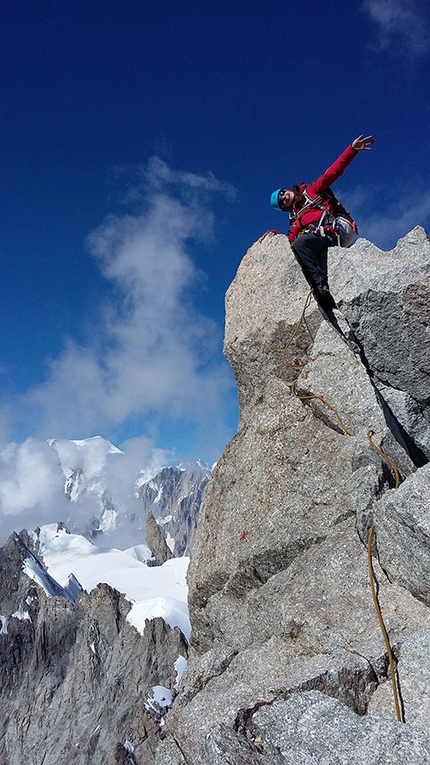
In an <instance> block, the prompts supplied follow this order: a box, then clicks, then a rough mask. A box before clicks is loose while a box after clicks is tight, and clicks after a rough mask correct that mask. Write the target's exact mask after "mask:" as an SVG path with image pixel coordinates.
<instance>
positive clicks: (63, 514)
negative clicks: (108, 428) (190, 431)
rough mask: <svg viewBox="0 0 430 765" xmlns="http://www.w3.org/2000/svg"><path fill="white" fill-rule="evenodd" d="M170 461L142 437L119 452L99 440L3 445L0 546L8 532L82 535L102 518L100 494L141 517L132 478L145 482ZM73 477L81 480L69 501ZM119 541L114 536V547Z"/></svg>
mask: <svg viewBox="0 0 430 765" xmlns="http://www.w3.org/2000/svg"><path fill="white" fill-rule="evenodd" d="M171 460H172V455H171V454H169V453H168V452H165V451H163V450H162V449H158V448H156V447H154V444H153V443H152V442H151V441H150V439H148V438H145V437H141V438H134V439H131V440H130V441H128V442H126V443H124V444H123V450H122V451H119V450H118V449H113V448H112V447H111V444H110V443H109V442H108V441H105V440H104V439H102V438H90V439H87V440H85V441H76V442H73V441H66V440H62V439H60V440H56V441H55V440H54V441H49V442H47V441H43V440H41V439H37V438H27V439H26V440H25V441H24V442H23V443H10V444H7V445H6V446H5V447H4V448H3V449H1V450H0V544H3V543H4V542H5V541H6V539H7V537H8V536H9V535H10V534H11V533H12V531H20V530H21V529H22V528H26V529H27V530H29V531H32V530H33V529H35V528H36V527H37V526H41V525H43V524H46V523H54V522H58V521H63V522H64V523H66V525H67V527H68V528H69V530H70V531H75V532H77V533H86V532H87V530H88V529H90V528H92V520H93V519H94V518H100V516H101V512H102V511H101V507H102V501H101V496H102V493H104V492H106V493H107V495H108V496H109V499H110V501H111V502H112V503H113V506H114V507H115V508H116V509H119V510H121V511H122V512H125V511H127V512H128V513H129V514H130V515H131V514H132V513H133V512H134V513H135V514H136V515H138V516H140V515H141V514H142V503H141V502H140V500H138V499H137V497H136V496H135V489H134V487H135V483H136V478H137V477H138V476H139V479H140V481H142V480H148V479H149V478H151V477H152V476H153V475H155V474H156V473H157V472H158V471H159V470H160V469H161V468H162V467H163V466H164V465H166V464H169V463H170V462H171ZM72 473H75V474H78V475H79V474H81V475H82V478H81V479H75V481H74V486H75V487H76V486H79V493H78V494H76V491H75V494H76V495H72V496H71V500H69V499H68V498H67V497H66V494H65V481H66V479H67V478H69V476H70V475H71V474H72ZM120 536H121V535H120ZM119 541H120V539H119V537H118V534H117V536H116V538H115V543H116V544H118V542H119ZM127 541H128V543H129V544H131V542H130V539H128V540H127ZM139 541H143V534H142V538H141V539H140V540H139ZM109 543H112V538H111V537H109V538H108V544H109Z"/></svg>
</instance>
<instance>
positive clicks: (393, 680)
mask: <svg viewBox="0 0 430 765" xmlns="http://www.w3.org/2000/svg"><path fill="white" fill-rule="evenodd" d="M311 294H312V290H310V291H309V292H308V294H307V296H306V299H305V303H304V306H303V309H302V313H301V314H300V318H299V321H298V322H297V324H296V327H295V329H294V332H293V334H292V335H291V337H290V339H289V341H288V343H287V344H286V345H285V347H284V350H283V353H282V355H283V359H284V361H285V362H286V363H287V364H289V366H293V367H296V368H303V367H305V366H307V364H309V363H310V361H307V362H306V363H305V364H298V363H291V362H289V361H288V359H287V356H286V352H287V350H288V348H289V346H290V345H291V343H292V341H293V340H294V338H295V337H296V335H297V333H298V331H299V329H300V327H301V324H302V322H303V319H304V315H305V311H306V309H307V308H308V306H309V304H310V297H311ZM308 331H309V330H308ZM295 384H296V381H295V380H294V381H293V383H292V385H291V394H292V395H293V396H295V398H298V399H302V400H308V399H312V398H316V399H318V400H319V401H321V402H322V403H323V404H324V405H325V406H327V407H328V408H329V409H330V410H331V411H332V412H333V413H334V414H335V416H336V418H337V420H338V422H339V425H340V426H341V428H342V430H343V431H344V432H345V433H346V434H347V435H349V436H353V435H354V434H353V433H351V431H350V430H348V428H346V427H345V425H344V424H343V422H342V420H341V418H340V415H339V413H338V411H337V409H335V407H334V406H332V405H331V404H329V403H328V401H326V400H325V398H324V396H317V395H310V396H299V395H298V394H297V393H296V391H295ZM372 435H373V430H370V429H369V430H368V431H367V438H368V440H369V443H370V444H371V445H372V446H373V448H374V449H375V450H376V451H377V452H378V454H379V455H380V456H381V457H382V459H383V460H384V461H385V462H386V463H387V464H388V465H390V467H391V468H392V470H393V472H394V477H395V488H396V489H397V488H398V487H399V484H400V475H399V471H398V469H397V467H396V465H395V464H394V462H393V461H392V460H391V459H390V458H389V457H388V456H387V455H386V454H385V453H384V452H383V451H382V449H380V448H379V446H377V445H376V444H375V442H374V441H373V440H372ZM374 531H375V524H372V526H371V527H370V530H369V536H368V538H367V564H368V568H369V579H370V588H371V591H372V598H373V604H374V607H375V610H376V613H377V616H378V620H379V626H380V628H381V632H382V635H383V638H384V642H385V647H386V649H387V656H388V662H389V665H390V674H391V684H392V687H393V696H394V705H395V708H396V716H397V720H398V722H404V719H403V715H402V712H401V709H400V702H399V692H398V687H397V677H396V670H395V666H394V659H393V652H392V650H391V645H390V639H389V637H388V632H387V630H386V627H385V624H384V620H383V617H382V612H381V608H380V605H379V601H378V595H377V592H376V587H375V581H376V580H375V573H374V570H373V565H372V539H373V534H374Z"/></svg>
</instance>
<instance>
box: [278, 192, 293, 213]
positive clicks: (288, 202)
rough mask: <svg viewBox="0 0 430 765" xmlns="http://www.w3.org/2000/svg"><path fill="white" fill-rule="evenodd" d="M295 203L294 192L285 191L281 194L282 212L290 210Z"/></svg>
mask: <svg viewBox="0 0 430 765" xmlns="http://www.w3.org/2000/svg"><path fill="white" fill-rule="evenodd" d="M293 202H294V191H291V189H283V190H282V191H281V193H280V194H279V207H280V208H281V210H289V209H290V207H291V206H292V204H293Z"/></svg>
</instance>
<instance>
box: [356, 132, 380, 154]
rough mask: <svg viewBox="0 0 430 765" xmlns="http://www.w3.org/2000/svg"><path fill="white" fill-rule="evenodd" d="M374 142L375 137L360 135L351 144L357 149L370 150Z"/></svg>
mask: <svg viewBox="0 0 430 765" xmlns="http://www.w3.org/2000/svg"><path fill="white" fill-rule="evenodd" d="M372 143H375V139H374V138H372V136H371V135H366V136H364V135H359V136H358V138H356V139H355V141H353V142H352V144H351V146H352V148H353V149H355V151H364V150H367V151H369V150H370V147H371V145H372Z"/></svg>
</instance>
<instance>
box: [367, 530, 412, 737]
mask: <svg viewBox="0 0 430 765" xmlns="http://www.w3.org/2000/svg"><path fill="white" fill-rule="evenodd" d="M374 531H375V524H374V523H372V525H371V527H370V531H369V536H368V539H367V565H368V567H369V579H370V589H371V590H372V598H373V605H374V606H375V610H376V613H377V614H378V619H379V626H380V628H381V632H382V636H383V638H384V642H385V647H386V649H387V655H388V662H389V664H390V674H391V685H392V686H393V696H394V706H395V707H396V717H397V720H398V722H404V719H403V715H402V712H401V709H400V703H399V693H398V690H397V678H396V670H395V667H394V659H393V653H392V651H391V646H390V639H389V637H388V632H387V630H386V628H385V624H384V620H383V618H382V612H381V607H380V605H379V601H378V595H377V592H376V587H375V572H374V571H373V565H372V539H373V532H374Z"/></svg>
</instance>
